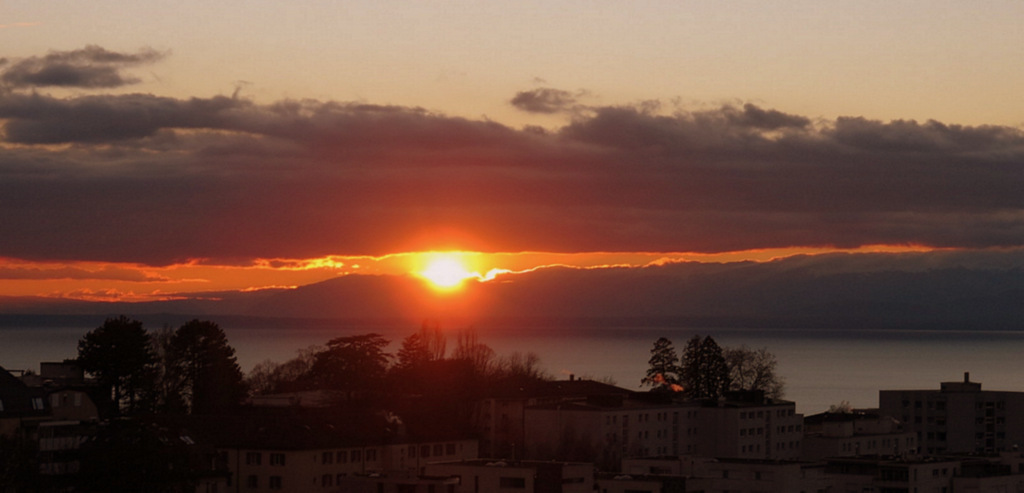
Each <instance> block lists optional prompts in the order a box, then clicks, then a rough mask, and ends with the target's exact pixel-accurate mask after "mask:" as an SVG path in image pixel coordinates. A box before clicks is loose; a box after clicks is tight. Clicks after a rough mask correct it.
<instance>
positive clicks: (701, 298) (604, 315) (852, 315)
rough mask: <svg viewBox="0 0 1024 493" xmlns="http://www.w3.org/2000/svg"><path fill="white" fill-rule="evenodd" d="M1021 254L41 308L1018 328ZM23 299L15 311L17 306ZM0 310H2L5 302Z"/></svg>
mask: <svg viewBox="0 0 1024 493" xmlns="http://www.w3.org/2000/svg"><path fill="white" fill-rule="evenodd" d="M1022 256H1024V254H1021V253H1020V252H1016V251H1012V252H992V253H990V254H987V255H985V256H982V257H981V260H978V256H977V255H975V257H973V258H972V259H971V260H970V261H967V260H965V259H966V258H967V257H966V256H959V255H958V254H956V253H948V252H945V253H944V252H938V253H920V254H918V253H915V254H899V255H893V254H859V255H851V254H832V255H818V256H797V257H790V258H786V259H783V260H778V261H773V262H764V263H757V262H736V263H722V264H708V263H671V264H665V265H657V266H648V267H643V268H626V267H617V268H602V269H573V268H566V267H552V268H546V269H539V270H536V271H533V272H529V273H524V274H509V275H506V276H503V277H500V278H498V279H496V280H494V281H490V282H483V283H478V282H468V283H467V284H466V285H465V287H464V289H463V290H461V291H458V292H454V293H447V294H446V293H436V292H434V291H432V290H430V289H429V288H427V287H426V286H425V284H424V282H423V281H421V280H420V279H418V278H414V277H411V276H359V275H352V276H346V277H340V278H336V279H331V280H328V281H325V282H321V283H317V284H312V285H308V286H303V287H300V288H298V289H294V290H279V291H263V292H257V293H218V294H217V296H216V297H211V296H209V295H205V297H206V298H216V299H215V300H213V299H206V300H181V301H174V302H161V303H146V304H120V305H117V304H92V305H90V304H83V303H81V302H77V303H70V304H67V306H66V307H65V308H64V309H60V307H55V306H54V305H53V302H52V301H51V302H50V304H49V305H45V306H43V305H41V308H40V309H45V310H54V311H52V312H46V313H83V312H85V311H87V310H88V308H89V307H90V306H91V307H92V308H94V309H101V310H102V311H101V313H117V312H119V311H120V312H129V313H196V314H202V315H217V314H220V315H239V316H253V317H284V318H307V319H334V318H343V319H364V320H373V319H390V320H409V321H414V322H415V321H418V320H422V319H424V318H456V319H461V320H467V321H470V322H473V321H482V320H488V319H491V320H495V319H516V320H534V321H540V320H581V319H582V320H590V321H596V320H601V319H614V320H618V321H620V322H621V321H624V320H630V321H633V323H637V324H672V325H692V326H703V327H711V326H720V327H725V326H733V327H808V328H814V327H828V328H846V327H849V328H915V329H917V328H928V329H1021V328H1024V303H1021V300H1022V299H1024V268H1022V267H1021V264H1022V263H1024V261H1022ZM24 306H27V305H22V306H21V308H24ZM4 311H5V312H7V313H12V311H11V310H9V309H5V310H4Z"/></svg>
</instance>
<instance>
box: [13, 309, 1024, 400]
mask: <svg viewBox="0 0 1024 493" xmlns="http://www.w3.org/2000/svg"><path fill="white" fill-rule="evenodd" d="M92 328H94V327H33V328H11V327H0V366H3V367H4V368H7V369H32V370H36V371H38V369H39V362H40V361H60V360H63V359H65V358H73V357H74V356H75V355H76V353H77V342H78V340H79V339H80V338H81V337H82V336H83V335H85V333H86V332H88V331H89V330H91V329H92ZM223 328H224V330H225V332H226V333H227V336H228V340H229V342H230V343H231V345H232V346H233V347H234V348H235V350H236V353H237V356H238V362H239V364H240V365H241V366H242V369H243V370H244V371H246V372H248V371H249V370H250V369H251V368H252V367H253V365H255V364H256V363H259V362H261V361H264V360H267V359H269V360H272V361H276V362H283V361H285V360H287V359H289V358H292V357H294V356H295V355H296V354H297V351H298V350H299V349H302V348H306V347H309V346H311V345H316V344H324V343H325V342H327V341H328V340H330V339H331V338H334V337H339V336H343V335H352V334H364V333H368V332H378V333H381V334H383V335H384V336H385V337H387V338H388V339H390V340H391V341H393V342H392V347H391V351H392V352H395V351H397V348H398V345H399V343H400V342H401V340H402V338H404V337H405V336H407V335H409V334H410V333H412V332H414V331H415V330H416V328H415V327H408V328H406V327H372V328H360V327H354V328H345V329H336V328H326V327H314V328H309V327H298V326H296V327H285V328H278V329H267V328H244V327H228V326H224V327H223ZM477 331H478V334H479V338H480V341H481V342H483V343H485V344H487V345H489V346H491V347H492V348H493V349H494V350H495V351H496V352H497V353H498V354H499V355H505V354H510V353H512V352H514V351H519V352H524V353H525V352H531V351H532V352H534V353H537V354H538V355H539V356H540V358H541V364H542V366H543V367H544V368H545V369H546V370H547V371H548V373H550V374H552V375H554V376H556V377H559V378H567V377H568V375H570V374H573V375H576V376H577V377H590V378H594V379H603V378H610V379H612V380H614V381H615V382H616V383H617V384H618V385H619V386H621V387H625V388H629V389H639V382H640V379H641V378H642V377H643V375H644V372H645V370H646V368H647V359H648V358H649V357H650V349H651V347H652V346H653V343H654V341H655V340H656V339H657V338H658V337H661V336H665V337H668V338H669V339H671V340H672V341H673V342H674V343H675V346H676V348H677V350H681V349H682V348H683V347H685V344H686V340H687V339H688V338H690V337H692V336H693V335H695V334H700V335H707V334H710V335H711V336H712V337H714V338H715V340H716V341H718V343H719V344H720V345H722V346H730V347H736V346H741V345H747V346H748V347H751V348H760V347H766V348H768V350H769V351H771V352H773V353H775V355H776V357H777V359H778V362H779V367H778V372H779V374H781V375H783V376H784V377H785V380H786V390H787V392H786V398H787V399H790V400H793V401H796V403H797V410H798V411H799V412H803V413H807V414H810V413H816V412H820V411H824V410H825V409H827V408H828V407H829V405H831V404H836V403H839V402H840V401H849V402H850V403H851V404H853V405H854V406H855V407H875V406H877V405H878V391H879V390H881V389H937V388H938V386H939V382H940V381H956V380H961V379H962V378H963V373H964V372H967V371H969V372H970V373H971V380H972V381H976V382H982V384H983V388H984V389H989V390H1014V391H1024V358H1022V357H1021V356H1022V355H1024V332H984V331H980V332H979V331H970V332H968V331H956V332H950V331H866V330H862V331H848V330H843V331H840V330H762V329H758V330H754V329H708V330H694V329H680V328H633V327H598V328H573V329H570V330H565V329H556V328H544V329H538V328H531V329H517V328H511V327H506V328H487V327H478V329H477ZM454 345H455V342H454V336H452V337H451V338H450V339H449V349H451V348H453V347H454Z"/></svg>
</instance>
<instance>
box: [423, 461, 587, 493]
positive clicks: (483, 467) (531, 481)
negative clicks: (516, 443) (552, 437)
mask: <svg viewBox="0 0 1024 493" xmlns="http://www.w3.org/2000/svg"><path fill="white" fill-rule="evenodd" d="M424 470H425V473H426V475H427V476H435V477H457V478H459V481H458V485H456V486H455V487H454V488H452V489H451V490H450V491H452V493H482V492H494V493H500V492H523V493H593V491H594V465H593V464H590V463H585V462H548V461H495V460H485V459H480V460H467V461H458V462H440V463H434V464H429V465H427V466H426V467H425V468H424Z"/></svg>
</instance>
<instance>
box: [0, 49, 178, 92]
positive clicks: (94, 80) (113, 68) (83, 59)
mask: <svg viewBox="0 0 1024 493" xmlns="http://www.w3.org/2000/svg"><path fill="white" fill-rule="evenodd" d="M164 56H165V54H164V53H160V52H157V51H155V50H152V49H149V48H145V49H142V50H139V51H138V52H137V53H118V52H114V51H109V50H106V49H104V48H102V47H99V46H95V45H90V46H86V47H85V48H82V49H78V50H71V51H53V52H50V53H48V54H47V55H44V56H41V57H28V58H23V59H20V60H17V61H15V62H13V63H10V64H9V65H7V64H2V63H0V67H4V68H3V71H2V73H0V82H3V83H4V85H6V86H7V87H9V88H16V89H17V88H26V87H77V88H89V89H94V88H111V87H120V86H124V85H128V84H134V83H137V82H139V79H138V78H136V77H133V76H130V75H126V74H124V73H123V70H124V69H125V68H126V67H132V66H136V65H142V64H148V63H153V62H156V61H158V60H160V59H161V58H163V57H164Z"/></svg>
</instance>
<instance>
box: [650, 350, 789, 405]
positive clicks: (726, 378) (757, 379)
mask: <svg viewBox="0 0 1024 493" xmlns="http://www.w3.org/2000/svg"><path fill="white" fill-rule="evenodd" d="M648 364H649V367H648V369H647V374H646V376H644V378H643V379H641V385H645V386H651V387H652V390H668V391H676V392H683V393H684V394H685V395H686V396H687V397H689V398H692V399H717V398H719V397H721V396H723V395H724V394H725V392H727V391H736V390H755V391H762V392H764V394H765V396H766V397H771V398H775V399H779V398H782V396H783V394H784V392H785V381H784V380H783V379H782V377H781V376H779V375H778V374H777V373H776V367H777V366H778V362H777V361H776V359H775V355H774V354H772V353H770V352H768V350H767V348H760V349H750V348H748V347H746V346H741V347H739V348H722V347H721V346H719V345H718V343H717V342H715V340H714V339H713V338H712V337H711V336H705V337H703V338H701V337H700V336H699V335H695V336H693V337H692V338H690V339H689V340H688V341H687V342H686V348H685V349H684V350H683V353H682V355H681V356H679V355H677V353H676V350H675V347H674V346H673V344H672V341H670V340H669V339H667V338H665V337H660V338H658V340H656V341H655V342H654V347H653V348H651V358H650V360H648Z"/></svg>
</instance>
